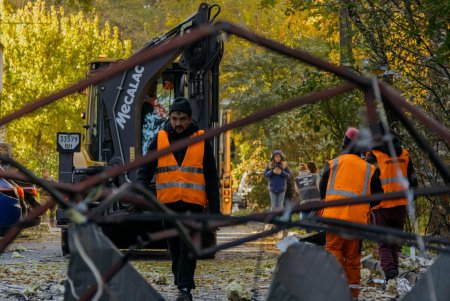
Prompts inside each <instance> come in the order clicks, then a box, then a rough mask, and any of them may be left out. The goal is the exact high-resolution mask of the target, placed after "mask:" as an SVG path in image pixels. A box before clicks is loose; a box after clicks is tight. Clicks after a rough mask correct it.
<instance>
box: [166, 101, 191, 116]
mask: <svg viewBox="0 0 450 301" xmlns="http://www.w3.org/2000/svg"><path fill="white" fill-rule="evenodd" d="M172 112H183V113H186V114H187V115H188V116H189V117H191V115H192V109H191V105H190V104H189V101H188V100H187V99H186V98H184V97H178V98H177V99H175V100H174V101H173V103H172V105H171V106H170V109H169V115H170V113H172Z"/></svg>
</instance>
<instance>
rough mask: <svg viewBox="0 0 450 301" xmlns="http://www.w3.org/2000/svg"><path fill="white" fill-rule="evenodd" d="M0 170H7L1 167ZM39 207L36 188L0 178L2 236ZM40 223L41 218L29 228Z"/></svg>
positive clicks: (24, 183)
mask: <svg viewBox="0 0 450 301" xmlns="http://www.w3.org/2000/svg"><path fill="white" fill-rule="evenodd" d="M0 169H1V170H5V169H4V168H3V167H2V166H1V165H0ZM39 205H40V202H39V192H38V190H37V189H36V186H34V185H33V184H30V183H26V182H22V181H16V180H14V181H13V180H6V179H3V178H0V235H3V234H4V233H5V232H6V231H7V230H8V229H9V228H11V226H12V225H14V224H15V223H17V222H18V221H19V220H20V219H21V218H22V217H23V216H25V215H27V214H28V213H29V212H30V211H31V209H33V208H35V207H37V206H39ZM40 223H41V217H37V218H35V219H34V220H33V221H32V222H31V223H30V224H28V225H27V226H28V227H32V226H36V225H39V224H40Z"/></svg>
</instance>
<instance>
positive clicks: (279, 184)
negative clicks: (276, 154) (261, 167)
mask: <svg viewBox="0 0 450 301" xmlns="http://www.w3.org/2000/svg"><path fill="white" fill-rule="evenodd" d="M275 167H278V168H279V169H281V173H280V174H279V175H277V174H276V173H274V169H275ZM264 176H265V177H266V178H268V179H269V190H270V191H271V192H273V193H280V192H283V191H286V186H287V185H286V184H287V183H286V180H287V178H289V177H291V176H292V173H291V170H290V169H289V167H288V166H287V163H286V162H284V161H281V162H280V163H276V162H275V160H272V161H270V162H269V164H267V167H266V170H265V172H264Z"/></svg>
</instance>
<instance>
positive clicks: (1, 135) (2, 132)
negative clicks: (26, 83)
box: [0, 43, 6, 142]
mask: <svg viewBox="0 0 450 301" xmlns="http://www.w3.org/2000/svg"><path fill="white" fill-rule="evenodd" d="M2 93H3V45H2V43H0V117H1V116H2V112H3V110H2ZM5 136H6V128H5V126H4V125H3V126H0V142H4V141H5Z"/></svg>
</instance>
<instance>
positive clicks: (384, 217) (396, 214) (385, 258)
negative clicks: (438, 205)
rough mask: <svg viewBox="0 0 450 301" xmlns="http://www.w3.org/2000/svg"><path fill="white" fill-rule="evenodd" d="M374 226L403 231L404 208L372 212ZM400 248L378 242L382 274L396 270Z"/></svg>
mask: <svg viewBox="0 0 450 301" xmlns="http://www.w3.org/2000/svg"><path fill="white" fill-rule="evenodd" d="M373 213H374V216H375V224H377V225H380V226H386V227H392V228H395V229H399V230H403V225H404V224H405V221H406V215H407V211H406V206H396V207H392V208H381V209H377V210H374V211H373ZM400 250H401V248H400V246H398V245H392V244H388V243H386V242H378V254H379V255H380V261H381V268H382V269H383V271H384V272H387V271H390V270H397V269H398V255H399V253H400Z"/></svg>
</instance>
